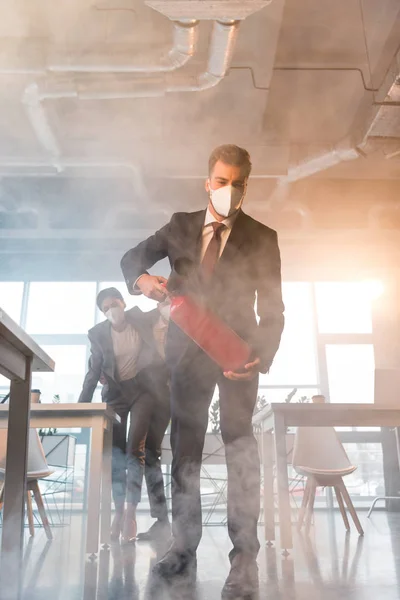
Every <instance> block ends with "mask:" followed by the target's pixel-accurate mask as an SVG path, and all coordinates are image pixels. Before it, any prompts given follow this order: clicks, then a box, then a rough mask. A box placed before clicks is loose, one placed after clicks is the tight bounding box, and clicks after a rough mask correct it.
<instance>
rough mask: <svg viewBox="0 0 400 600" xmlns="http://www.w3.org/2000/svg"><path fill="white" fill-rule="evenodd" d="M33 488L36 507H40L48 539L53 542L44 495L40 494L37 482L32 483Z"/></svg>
mask: <svg viewBox="0 0 400 600" xmlns="http://www.w3.org/2000/svg"><path fill="white" fill-rule="evenodd" d="M31 486H32V491H33V496H34V498H35V502H36V505H37V507H38V511H39V514H40V518H41V519H42V523H43V527H44V530H45V532H46V535H47V539H48V540H52V539H53V534H52V533H51V529H50V525H49V520H48V518H47V515H46V510H45V508H44V504H43V498H42V494H41V493H40V489H39V484H38V482H37V481H33V482H32V483H31Z"/></svg>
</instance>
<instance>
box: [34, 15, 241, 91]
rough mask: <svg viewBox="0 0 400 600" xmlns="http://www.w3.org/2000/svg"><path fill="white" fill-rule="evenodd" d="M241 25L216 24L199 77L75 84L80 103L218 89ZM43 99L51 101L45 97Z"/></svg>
mask: <svg viewBox="0 0 400 600" xmlns="http://www.w3.org/2000/svg"><path fill="white" fill-rule="evenodd" d="M239 26H240V21H232V20H227V21H216V22H215V23H214V26H213V32H212V37H211V45H210V51H209V57H208V62H207V67H206V70H205V71H204V72H203V73H201V74H200V75H197V76H192V75H182V77H180V78H178V77H176V76H175V74H173V75H172V76H170V77H169V76H168V75H166V76H165V77H159V78H145V79H131V80H130V81H124V82H121V84H120V86H119V87H118V88H116V82H115V79H114V80H112V81H111V82H109V86H110V87H111V89H110V90H109V91H107V86H106V85H105V82H104V81H103V82H102V81H96V82H94V83H93V82H91V81H87V82H84V83H79V82H78V83H76V85H75V90H76V96H77V98H79V99H81V100H114V99H126V98H128V99H129V98H149V97H160V96H164V95H165V94H167V93H173V92H199V91H204V90H207V89H210V88H212V87H215V86H216V85H218V84H219V83H220V81H222V79H223V78H224V77H225V75H226V73H227V71H228V69H229V67H230V65H231V62H232V57H233V53H234V49H235V43H236V39H237V35H238V31H239ZM44 97H49V96H47V95H44Z"/></svg>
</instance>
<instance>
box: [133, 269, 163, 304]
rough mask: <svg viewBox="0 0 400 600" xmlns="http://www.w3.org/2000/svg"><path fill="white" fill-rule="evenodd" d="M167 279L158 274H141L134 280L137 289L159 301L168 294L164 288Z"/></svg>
mask: <svg viewBox="0 0 400 600" xmlns="http://www.w3.org/2000/svg"><path fill="white" fill-rule="evenodd" d="M166 283H167V280H166V279H165V277H160V276H158V275H147V274H145V275H142V276H141V277H139V279H138V280H137V282H136V285H137V287H138V288H139V290H140V291H141V292H142V294H144V295H145V296H147V297H148V298H151V299H152V300H156V301H157V302H161V301H162V300H164V299H165V297H166V296H167V295H168V292H167V290H166V288H165V284H166Z"/></svg>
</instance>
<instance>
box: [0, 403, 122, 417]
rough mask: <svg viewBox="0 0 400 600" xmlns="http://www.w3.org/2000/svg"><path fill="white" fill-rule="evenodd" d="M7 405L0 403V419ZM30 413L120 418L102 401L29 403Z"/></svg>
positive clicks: (36, 414) (34, 414)
mask: <svg viewBox="0 0 400 600" xmlns="http://www.w3.org/2000/svg"><path fill="white" fill-rule="evenodd" d="M8 407H9V405H8V404H2V405H0V419H6V418H7V417H8ZM30 415H31V418H35V417H38V418H40V417H42V418H49V419H51V418H52V417H61V418H62V417H65V418H68V417H72V416H73V417H81V418H82V419H84V418H86V417H99V416H104V417H106V418H107V419H110V420H111V421H119V420H120V418H119V416H118V415H117V414H116V413H115V411H114V410H113V409H112V408H111V407H110V406H108V405H107V404H105V403H104V402H95V403H94V404H91V403H89V402H88V403H81V404H78V403H76V402H72V403H68V404H67V403H65V404H63V403H60V404H31V411H30Z"/></svg>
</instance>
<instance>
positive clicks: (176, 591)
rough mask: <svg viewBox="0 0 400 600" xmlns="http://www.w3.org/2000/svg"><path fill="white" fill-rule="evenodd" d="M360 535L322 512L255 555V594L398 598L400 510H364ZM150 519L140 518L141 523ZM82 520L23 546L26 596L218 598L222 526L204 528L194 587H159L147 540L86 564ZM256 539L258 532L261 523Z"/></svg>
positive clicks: (35, 599)
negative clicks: (288, 549)
mask: <svg viewBox="0 0 400 600" xmlns="http://www.w3.org/2000/svg"><path fill="white" fill-rule="evenodd" d="M360 516H361V520H362V522H363V524H364V526H365V537H364V538H359V537H358V536H357V534H356V532H355V531H352V532H351V534H350V535H348V536H346V534H345V531H344V527H343V524H342V522H341V520H340V516H339V515H336V514H335V515H334V516H333V517H332V516H330V515H329V514H328V513H319V514H317V517H316V524H315V527H314V528H313V530H312V532H311V536H310V538H309V539H307V538H305V537H300V536H298V535H296V541H295V546H296V547H295V549H294V551H293V553H292V554H291V555H290V556H289V558H283V557H282V556H281V553H280V550H279V546H278V547H277V548H265V547H264V544H263V542H262V550H261V552H260V555H259V568H260V600H264V599H265V600H320V599H321V600H322V599H323V600H398V599H399V598H400V591H399V590H400V587H399V583H400V514H398V515H397V514H390V515H388V514H386V513H383V512H376V513H374V515H373V518H372V520H371V521H367V519H366V518H365V516H366V513H361V515H360ZM149 523H150V521H149V520H148V519H147V518H146V517H144V516H143V517H140V520H139V529H143V528H145V527H147V525H148V524H149ZM82 539H83V536H82V518H81V517H80V516H74V517H73V518H72V522H71V526H70V527H68V528H63V529H57V530H55V539H54V540H53V541H52V542H51V543H46V539H45V536H44V533H43V531H42V530H37V535H36V536H35V538H34V539H33V540H31V541H30V542H29V543H28V545H27V548H26V555H25V564H26V572H25V576H24V586H25V593H24V600H39V599H40V600H81V599H84V600H89V599H90V600H92V599H93V600H95V599H96V600H106V599H108V600H128V599H129V600H139V599H140V600H195V599H196V600H197V599H198V600H218V599H219V598H220V592H221V588H222V586H223V583H224V580H225V578H226V576H227V573H228V568H229V565H228V558H227V555H228V552H229V549H230V541H229V538H228V535H227V532H226V529H225V527H207V528H205V529H204V534H203V540H202V543H201V546H200V548H199V552H198V582H197V586H196V589H193V588H190V589H188V588H187V586H183V585H182V584H179V585H176V586H174V587H169V588H160V586H159V585H158V584H156V583H155V582H154V581H153V579H152V577H151V575H150V576H149V573H150V572H151V566H152V564H153V563H154V561H155V560H156V558H157V555H156V551H155V549H154V548H152V547H151V546H150V545H149V544H145V543H142V544H137V546H136V547H128V548H121V547H120V546H114V547H112V548H111V549H110V550H109V551H102V553H101V555H100V556H99V559H98V561H96V562H94V563H90V562H87V563H86V565H85V556H84V554H83V546H82ZM260 540H261V541H262V540H263V531H262V529H260Z"/></svg>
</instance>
